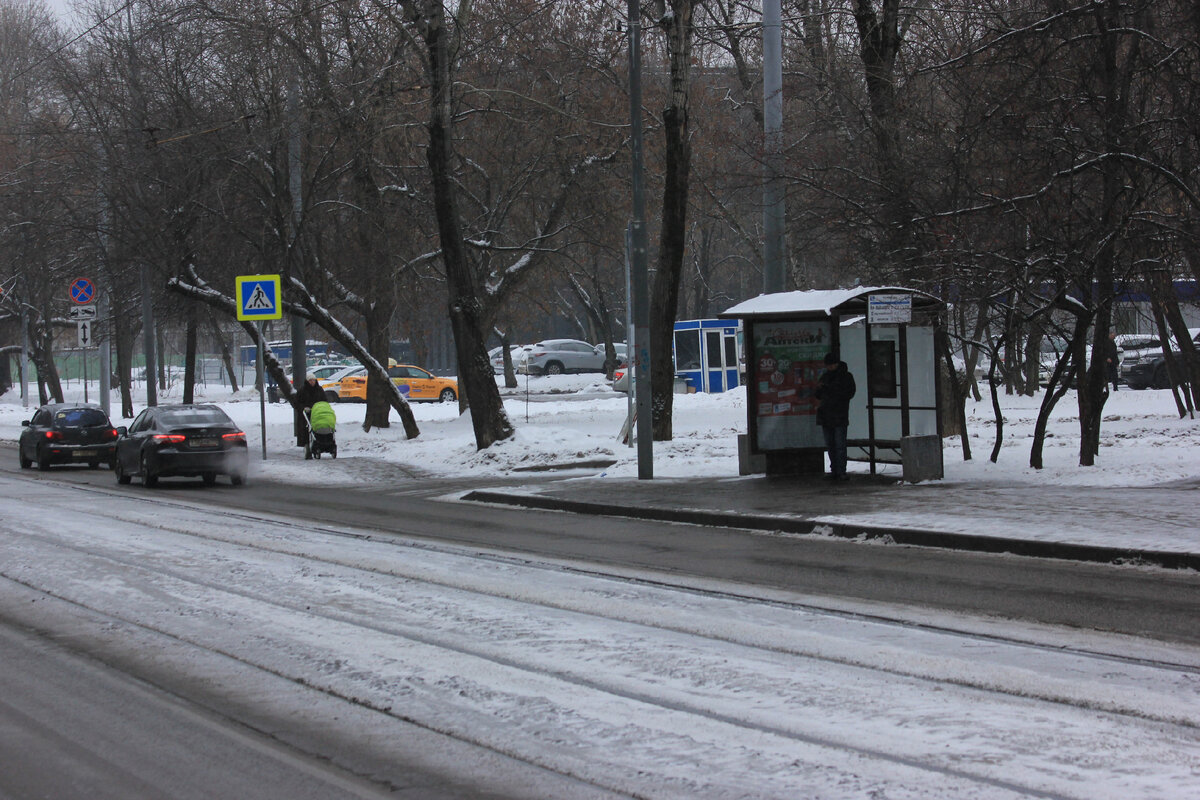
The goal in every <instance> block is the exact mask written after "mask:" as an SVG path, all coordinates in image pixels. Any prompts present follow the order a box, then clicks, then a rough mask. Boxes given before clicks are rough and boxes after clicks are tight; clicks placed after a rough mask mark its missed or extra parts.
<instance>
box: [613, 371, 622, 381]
mask: <svg viewBox="0 0 1200 800" xmlns="http://www.w3.org/2000/svg"><path fill="white" fill-rule="evenodd" d="M624 377H625V370H623V369H619V370H617V371H616V372H614V373H613V380H614V381H619V380H621V378H624Z"/></svg>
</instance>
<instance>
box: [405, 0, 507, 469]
mask: <svg viewBox="0 0 1200 800" xmlns="http://www.w3.org/2000/svg"><path fill="white" fill-rule="evenodd" d="M426 14H427V16H426V17H425V25H424V28H423V34H424V38H425V45H426V47H427V48H428V50H429V78H430V85H429V92H430V119H429V149H428V150H427V151H426V158H427V159H428V162H429V172H430V177H431V179H432V181H433V196H434V212H435V215H436V217H437V224H438V236H439V239H440V241H441V246H442V260H443V263H444V264H445V266H446V283H447V288H448V291H449V310H450V325H451V328H452V329H453V331H454V350H455V355H456V356H457V357H458V378H459V389H460V391H461V393H462V395H463V396H464V397H465V398H466V400H467V401H468V404H469V407H470V411H471V424H472V426H473V427H474V430H475V446H476V447H477V448H478V449H480V450H483V449H485V448H487V447H490V446H491V445H493V444H494V443H496V442H498V441H501V440H503V439H507V438H508V437H510V436H512V434H513V427H512V424H511V423H510V422H509V421H508V416H507V415H506V414H505V413H504V404H503V403H502V402H501V400H500V389H499V387H497V386H496V380H495V378H494V377H493V375H492V365H491V362H490V361H488V357H487V345H486V344H485V343H486V341H487V336H486V334H485V331H487V330H490V325H488V324H487V321H486V320H485V319H484V315H483V313H482V308H481V303H480V300H479V296H480V290H479V287H477V286H476V280H475V277H474V274H473V272H472V269H471V264H470V263H469V261H468V257H467V253H466V250H465V249H464V247H463V241H462V231H461V229H460V226H459V217H458V202H457V199H456V198H455V195H454V159H453V147H454V145H453V142H452V136H453V131H452V126H453V116H452V111H451V107H450V100H451V89H452V84H451V80H450V48H449V43H448V41H447V38H448V35H449V34H448V31H447V30H446V20H445V17H444V14H445V7H444V6H443V5H442V4H441V3H431V4H429V6H428V7H427V10H426Z"/></svg>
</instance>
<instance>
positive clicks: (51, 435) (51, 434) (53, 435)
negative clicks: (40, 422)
mask: <svg viewBox="0 0 1200 800" xmlns="http://www.w3.org/2000/svg"><path fill="white" fill-rule="evenodd" d="M46 438H47V439H49V440H50V441H52V442H57V441H58V440H59V439H61V438H63V435H62V434H61V433H59V432H58V431H46Z"/></svg>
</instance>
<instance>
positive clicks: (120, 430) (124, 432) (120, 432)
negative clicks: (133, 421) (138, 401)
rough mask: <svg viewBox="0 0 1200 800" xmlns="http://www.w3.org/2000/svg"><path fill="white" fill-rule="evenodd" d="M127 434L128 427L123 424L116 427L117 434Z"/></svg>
mask: <svg viewBox="0 0 1200 800" xmlns="http://www.w3.org/2000/svg"><path fill="white" fill-rule="evenodd" d="M127 435H129V428H126V427H125V426H124V425H122V426H121V427H119V428H117V436H127Z"/></svg>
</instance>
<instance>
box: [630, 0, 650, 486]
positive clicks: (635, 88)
mask: <svg viewBox="0 0 1200 800" xmlns="http://www.w3.org/2000/svg"><path fill="white" fill-rule="evenodd" d="M629 121H630V137H629V138H630V147H631V151H632V152H631V168H632V170H633V220H632V222H631V223H630V226H629V231H630V244H631V247H630V251H631V252H630V256H631V257H630V263H631V265H632V267H631V276H630V279H631V282H632V284H633V347H634V350H633V355H634V360H633V386H632V387H631V388H632V389H633V391H634V392H635V393H636V397H637V450H638V478H639V479H641V480H649V479H651V478H653V477H654V403H653V398H652V396H651V386H650V287H649V283H650V282H649V269H648V267H647V264H646V249H647V248H646V190H645V186H644V181H643V172H644V170H645V164H644V160H643V157H642V20H641V9H640V7H639V4H638V0H629Z"/></svg>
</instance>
